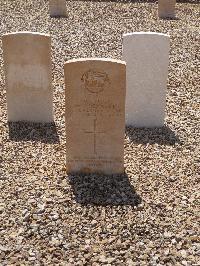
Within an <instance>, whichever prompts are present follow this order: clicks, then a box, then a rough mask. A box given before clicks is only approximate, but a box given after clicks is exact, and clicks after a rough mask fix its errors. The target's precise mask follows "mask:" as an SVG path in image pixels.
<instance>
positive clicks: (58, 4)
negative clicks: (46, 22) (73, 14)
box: [49, 0, 66, 17]
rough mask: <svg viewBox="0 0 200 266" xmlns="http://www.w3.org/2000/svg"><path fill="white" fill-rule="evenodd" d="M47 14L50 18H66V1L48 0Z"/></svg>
mask: <svg viewBox="0 0 200 266" xmlns="http://www.w3.org/2000/svg"><path fill="white" fill-rule="evenodd" d="M49 12H50V16H51V17H65V16H66V1H65V0H50V1H49Z"/></svg>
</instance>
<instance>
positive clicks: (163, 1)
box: [158, 0, 176, 18]
mask: <svg viewBox="0 0 200 266" xmlns="http://www.w3.org/2000/svg"><path fill="white" fill-rule="evenodd" d="M175 5H176V0H158V16H159V18H175V16H176V14H175Z"/></svg>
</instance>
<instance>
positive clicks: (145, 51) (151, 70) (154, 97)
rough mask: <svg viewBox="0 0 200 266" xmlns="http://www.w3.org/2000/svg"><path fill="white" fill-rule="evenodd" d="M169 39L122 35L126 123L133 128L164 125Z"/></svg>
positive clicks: (137, 33) (154, 34)
mask: <svg viewBox="0 0 200 266" xmlns="http://www.w3.org/2000/svg"><path fill="white" fill-rule="evenodd" d="M169 44H170V40H169V36H168V35H165V34H161V33H153V32H152V33H151V32H136V33H130V34H124V36H123V60H124V61H126V64H127V72H126V74H127V75H126V82H127V93H126V123H127V125H131V126H134V127H160V126H163V125H164V116H165V102H166V86H167V75H168V61H169V46H170V45H169Z"/></svg>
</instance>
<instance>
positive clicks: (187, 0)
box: [75, 0, 199, 4]
mask: <svg viewBox="0 0 200 266" xmlns="http://www.w3.org/2000/svg"><path fill="white" fill-rule="evenodd" d="M75 1H79V0H75ZM82 1H83V2H116V3H127V4H128V3H155V4H158V0H82ZM176 3H177V4H178V3H185V4H199V0H177V1H176Z"/></svg>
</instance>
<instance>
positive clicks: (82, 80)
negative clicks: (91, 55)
mask: <svg viewBox="0 0 200 266" xmlns="http://www.w3.org/2000/svg"><path fill="white" fill-rule="evenodd" d="M64 68H65V84H66V136H67V171H68V173H86V174H89V173H101V174H120V173H123V172H124V131H125V88H126V84H125V82H126V65H125V62H123V61H119V60H112V59H78V60H70V61H68V62H66V63H65V67H64Z"/></svg>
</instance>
